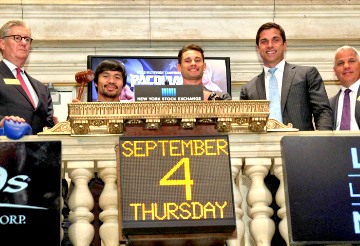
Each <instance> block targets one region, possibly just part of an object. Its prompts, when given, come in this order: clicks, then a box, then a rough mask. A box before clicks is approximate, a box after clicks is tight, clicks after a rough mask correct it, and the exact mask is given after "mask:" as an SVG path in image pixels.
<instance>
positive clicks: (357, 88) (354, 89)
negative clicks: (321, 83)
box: [341, 79, 360, 92]
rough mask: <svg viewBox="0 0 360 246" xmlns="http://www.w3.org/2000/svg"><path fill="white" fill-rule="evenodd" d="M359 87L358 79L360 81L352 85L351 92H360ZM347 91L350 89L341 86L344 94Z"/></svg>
mask: <svg viewBox="0 0 360 246" xmlns="http://www.w3.org/2000/svg"><path fill="white" fill-rule="evenodd" d="M359 86H360V79H358V81H356V82H355V83H354V84H352V85H351V86H350V87H349V89H350V90H351V91H356V92H357V91H358V90H359ZM346 89H348V88H346V87H344V86H341V91H342V92H344V91H345V90H346Z"/></svg>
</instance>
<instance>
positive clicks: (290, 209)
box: [281, 136, 360, 245]
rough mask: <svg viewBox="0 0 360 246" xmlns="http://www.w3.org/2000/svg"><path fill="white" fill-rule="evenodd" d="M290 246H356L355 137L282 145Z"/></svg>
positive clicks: (359, 205) (297, 139)
mask: <svg viewBox="0 0 360 246" xmlns="http://www.w3.org/2000/svg"><path fill="white" fill-rule="evenodd" d="M281 146H282V154H283V167H284V185H285V198H286V206H287V207H286V208H287V218H288V227H289V241H290V245H309V244H310V245H314V244H326V245H327V244H330V245H334V244H343V243H347V244H357V245H358V244H359V243H360V159H359V157H360V137H351V136H347V137H345V136H316V137H315V136H285V137H283V138H282V140H281Z"/></svg>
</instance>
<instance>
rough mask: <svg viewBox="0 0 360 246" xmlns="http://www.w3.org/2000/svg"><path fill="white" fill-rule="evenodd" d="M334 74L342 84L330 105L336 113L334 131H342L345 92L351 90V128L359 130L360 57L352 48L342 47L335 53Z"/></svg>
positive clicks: (331, 99)
mask: <svg viewBox="0 0 360 246" xmlns="http://www.w3.org/2000/svg"><path fill="white" fill-rule="evenodd" d="M334 72H335V75H336V77H337V78H338V79H339V81H340V83H341V89H340V90H339V92H338V93H337V94H336V95H335V96H334V97H332V98H330V105H331V108H332V110H333V112H334V130H340V125H341V116H342V112H343V111H342V108H343V100H344V92H345V90H346V89H350V90H351V91H350V92H349V98H350V128H349V129H346V130H353V131H356V130H359V127H360V88H359V85H360V55H359V52H358V51H357V49H355V48H354V47H351V46H342V47H340V48H338V49H337V50H336V52H335V59H334ZM341 130H342V129H341Z"/></svg>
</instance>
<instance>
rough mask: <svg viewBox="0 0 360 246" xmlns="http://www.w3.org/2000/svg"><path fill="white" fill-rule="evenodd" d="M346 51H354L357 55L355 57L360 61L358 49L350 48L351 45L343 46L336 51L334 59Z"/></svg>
mask: <svg viewBox="0 0 360 246" xmlns="http://www.w3.org/2000/svg"><path fill="white" fill-rule="evenodd" d="M344 50H352V51H354V53H355V56H356V58H357V59H358V60H359V61H360V54H359V51H358V50H357V49H355V48H354V47H352V46H350V45H344V46H341V47H340V48H338V49H337V50H336V51H335V54H334V57H336V56H337V54H338V53H340V52H342V51H344ZM335 65H336V64H335V59H334V66H335Z"/></svg>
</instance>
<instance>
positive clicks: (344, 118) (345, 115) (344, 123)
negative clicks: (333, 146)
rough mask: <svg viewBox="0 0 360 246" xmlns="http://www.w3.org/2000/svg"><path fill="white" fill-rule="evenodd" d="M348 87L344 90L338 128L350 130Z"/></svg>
mask: <svg viewBox="0 0 360 246" xmlns="http://www.w3.org/2000/svg"><path fill="white" fill-rule="evenodd" d="M350 92H351V90H350V89H346V90H345V91H344V103H343V110H342V114H341V123H340V130H350V119H351V117H350V95H349V94H350Z"/></svg>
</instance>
